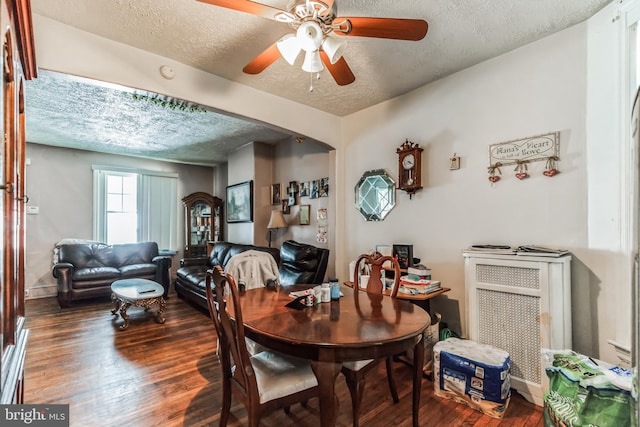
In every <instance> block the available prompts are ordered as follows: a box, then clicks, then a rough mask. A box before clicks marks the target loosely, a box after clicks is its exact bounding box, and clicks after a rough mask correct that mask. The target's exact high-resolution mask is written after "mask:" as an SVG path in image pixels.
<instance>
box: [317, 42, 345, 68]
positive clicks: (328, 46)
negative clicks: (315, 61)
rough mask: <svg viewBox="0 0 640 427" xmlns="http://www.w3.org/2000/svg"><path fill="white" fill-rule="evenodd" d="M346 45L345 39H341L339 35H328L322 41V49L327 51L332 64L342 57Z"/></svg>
mask: <svg viewBox="0 0 640 427" xmlns="http://www.w3.org/2000/svg"><path fill="white" fill-rule="evenodd" d="M344 46H345V44H344V40H339V39H338V38H337V37H329V36H327V37H326V38H325V39H324V41H323V42H322V50H324V51H325V52H326V53H327V56H328V57H329V61H330V62H331V63H332V64H335V63H336V62H338V60H339V59H340V58H342V53H343V52H344Z"/></svg>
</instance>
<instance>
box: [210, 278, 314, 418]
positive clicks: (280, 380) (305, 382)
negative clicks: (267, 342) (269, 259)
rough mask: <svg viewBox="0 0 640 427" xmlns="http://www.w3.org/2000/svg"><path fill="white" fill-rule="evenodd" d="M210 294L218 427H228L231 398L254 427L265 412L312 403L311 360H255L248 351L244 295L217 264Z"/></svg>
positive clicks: (268, 355)
mask: <svg viewBox="0 0 640 427" xmlns="http://www.w3.org/2000/svg"><path fill="white" fill-rule="evenodd" d="M225 287H228V291H229V292H228V293H229V294H228V296H225V292H224V289H225ZM206 292H207V305H208V307H209V313H210V314H211V319H212V320H213V324H214V326H215V329H216V332H217V334H218V339H219V346H220V351H219V358H220V363H221V368H222V410H221V413H220V427H225V426H226V425H227V421H228V420H229V414H230V410H231V396H232V394H234V395H235V396H236V397H237V398H238V399H240V400H241V401H242V403H243V404H244V406H245V407H246V408H247V413H248V418H249V426H250V427H257V426H258V424H259V423H260V418H261V416H262V415H264V414H267V413H269V412H272V411H274V410H276V409H280V408H282V409H284V411H285V413H289V407H290V405H292V404H294V403H302V404H303V405H306V402H307V401H308V400H309V399H311V398H313V397H317V396H318V393H319V390H318V381H317V379H316V376H315V375H314V373H313V371H312V370H311V365H310V363H309V362H308V361H307V360H303V359H298V358H295V357H288V356H285V355H282V354H279V353H275V352H272V351H268V350H265V351H261V352H260V353H258V354H256V355H254V356H251V355H250V354H249V353H248V351H247V346H246V342H245V335H244V324H243V323H242V311H241V308H240V304H241V301H240V296H239V292H238V288H237V286H236V283H235V280H234V279H233V277H232V276H230V275H228V274H226V273H225V272H224V271H223V270H222V268H221V267H219V266H216V267H214V268H213V269H210V270H208V271H207V276H206ZM227 298H229V299H231V300H232V301H233V309H232V312H231V313H229V312H228V311H227V303H226V299H227ZM232 318H233V320H232ZM234 365H235V366H234Z"/></svg>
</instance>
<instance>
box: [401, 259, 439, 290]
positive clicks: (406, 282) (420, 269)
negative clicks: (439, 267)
mask: <svg viewBox="0 0 640 427" xmlns="http://www.w3.org/2000/svg"><path fill="white" fill-rule="evenodd" d="M439 289H440V282H439V281H434V280H431V270H429V269H428V268H426V267H424V266H415V267H409V268H408V269H407V274H406V275H405V276H400V289H398V292H401V293H405V294H411V295H420V294H430V293H431V292H435V291H437V290H439Z"/></svg>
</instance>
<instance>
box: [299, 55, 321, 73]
mask: <svg viewBox="0 0 640 427" xmlns="http://www.w3.org/2000/svg"><path fill="white" fill-rule="evenodd" d="M302 70H303V71H306V72H307V73H319V72H320V71H322V70H324V66H323V65H322V61H321V60H320V52H318V51H317V50H316V51H313V52H307V53H305V55H304V63H303V64H302Z"/></svg>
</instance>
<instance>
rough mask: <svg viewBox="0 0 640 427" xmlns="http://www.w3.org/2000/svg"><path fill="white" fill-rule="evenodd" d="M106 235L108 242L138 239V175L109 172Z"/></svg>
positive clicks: (106, 190) (124, 241)
mask: <svg viewBox="0 0 640 427" xmlns="http://www.w3.org/2000/svg"><path fill="white" fill-rule="evenodd" d="M106 178H107V181H106V184H107V187H106V189H105V192H106V193H107V206H106V217H107V218H106V235H107V239H106V240H107V243H109V244H110V245H112V244H114V243H128V242H135V241H137V240H138V206H137V205H138V201H137V197H138V184H137V181H138V176H137V175H136V174H119V173H108V174H107V176H106Z"/></svg>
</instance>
